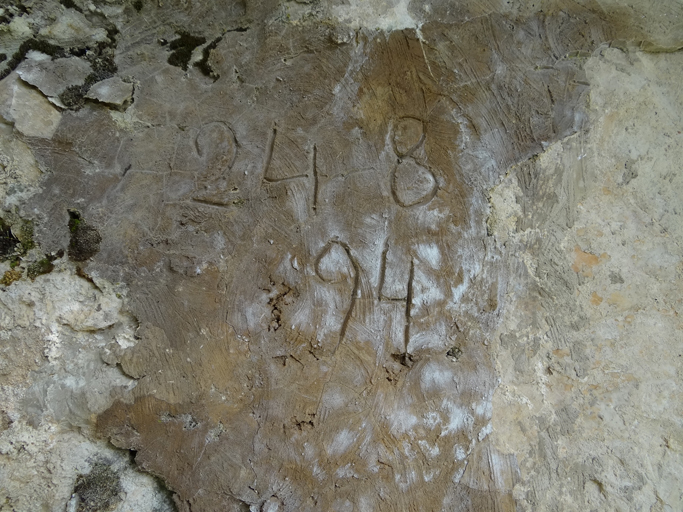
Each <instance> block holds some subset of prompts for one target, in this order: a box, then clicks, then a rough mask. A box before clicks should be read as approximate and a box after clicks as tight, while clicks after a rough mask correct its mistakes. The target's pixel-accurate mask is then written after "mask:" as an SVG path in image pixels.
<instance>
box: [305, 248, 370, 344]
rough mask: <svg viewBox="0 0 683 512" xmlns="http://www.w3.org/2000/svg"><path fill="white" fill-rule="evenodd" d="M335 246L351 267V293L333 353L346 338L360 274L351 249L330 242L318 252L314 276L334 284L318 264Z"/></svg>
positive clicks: (358, 289)
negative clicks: (342, 252)
mask: <svg viewBox="0 0 683 512" xmlns="http://www.w3.org/2000/svg"><path fill="white" fill-rule="evenodd" d="M335 245H338V246H339V247H341V248H342V249H343V250H344V253H345V254H346V257H347V258H348V260H349V263H351V266H352V267H353V291H352V292H351V303H350V304H349V309H348V311H347V312H346V315H344V321H343V322H342V326H341V329H340V331H339V340H338V341H337V345H336V346H335V347H334V352H336V351H337V349H338V348H339V345H340V344H341V342H342V341H343V340H344V337H345V336H346V329H347V327H348V325H349V321H350V320H351V315H352V314H353V308H354V306H355V305H356V300H357V299H358V294H359V292H360V272H361V268H360V265H359V264H358V261H356V258H354V257H353V255H352V254H351V248H350V247H349V246H348V245H347V244H345V243H344V242H341V241H339V240H330V241H329V242H327V244H326V245H325V247H323V250H322V251H320V254H319V255H318V257H317V258H316V260H315V273H316V275H317V276H318V277H319V278H320V279H322V280H323V281H324V282H326V283H332V282H335V281H334V280H333V279H329V278H326V277H325V276H324V275H323V272H322V271H321V268H320V262H321V261H322V260H323V258H324V257H325V256H327V255H328V254H329V253H330V251H331V250H332V249H333V248H334V246H335ZM334 352H333V353H334Z"/></svg>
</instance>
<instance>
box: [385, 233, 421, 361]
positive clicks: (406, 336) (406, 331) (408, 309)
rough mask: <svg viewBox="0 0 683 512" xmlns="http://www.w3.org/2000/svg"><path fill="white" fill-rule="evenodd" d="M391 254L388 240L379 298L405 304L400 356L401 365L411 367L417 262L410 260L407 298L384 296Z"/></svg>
mask: <svg viewBox="0 0 683 512" xmlns="http://www.w3.org/2000/svg"><path fill="white" fill-rule="evenodd" d="M388 254H389V240H388V239H387V241H386V243H385V245H384V250H383V251H382V258H381V259H380V269H379V286H378V293H377V295H378V297H379V300H380V301H382V302H405V322H404V326H403V349H404V350H403V353H402V354H401V355H400V360H401V364H403V365H405V366H410V362H411V361H412V357H411V356H410V354H408V345H409V343H410V324H411V322H412V307H413V280H414V278H415V261H414V260H413V259H412V258H411V259H410V270H409V271H408V284H407V287H406V295H405V297H388V296H386V295H385V294H384V284H385V281H386V273H387V256H388Z"/></svg>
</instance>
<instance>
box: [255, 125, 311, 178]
mask: <svg viewBox="0 0 683 512" xmlns="http://www.w3.org/2000/svg"><path fill="white" fill-rule="evenodd" d="M277 131H278V130H277V125H273V131H272V132H271V134H270V139H269V140H268V146H267V149H266V156H265V159H264V161H263V181H265V182H266V183H281V182H283V181H289V180H295V179H298V178H308V174H296V175H294V176H285V177H283V178H276V177H274V176H271V175H270V164H271V162H272V161H273V153H274V152H275V141H276V139H277Z"/></svg>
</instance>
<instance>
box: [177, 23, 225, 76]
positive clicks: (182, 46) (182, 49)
mask: <svg viewBox="0 0 683 512" xmlns="http://www.w3.org/2000/svg"><path fill="white" fill-rule="evenodd" d="M178 36H179V37H178V39H174V40H173V41H171V42H170V43H169V45H168V48H169V50H171V55H169V56H168V63H169V64H170V65H171V66H176V67H179V68H182V69H183V71H187V66H188V64H189V63H190V59H192V52H193V51H194V49H195V48H197V46H201V45H203V44H204V43H206V38H205V37H202V36H193V35H192V34H189V33H188V32H178ZM216 44H218V43H216Z"/></svg>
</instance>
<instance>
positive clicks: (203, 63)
mask: <svg viewBox="0 0 683 512" xmlns="http://www.w3.org/2000/svg"><path fill="white" fill-rule="evenodd" d="M221 39H223V36H220V37H217V38H216V39H214V40H213V41H211V42H210V43H209V44H207V45H206V46H205V47H204V49H203V50H202V60H200V61H199V62H198V63H197V68H199V71H201V72H202V73H203V74H204V75H206V76H210V77H211V78H213V80H214V82H215V81H216V80H218V79H219V78H220V75H219V74H218V73H216V72H215V71H214V70H213V68H212V67H211V65H210V64H209V57H210V56H211V50H215V49H216V47H217V46H218V43H220V42H221Z"/></svg>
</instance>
